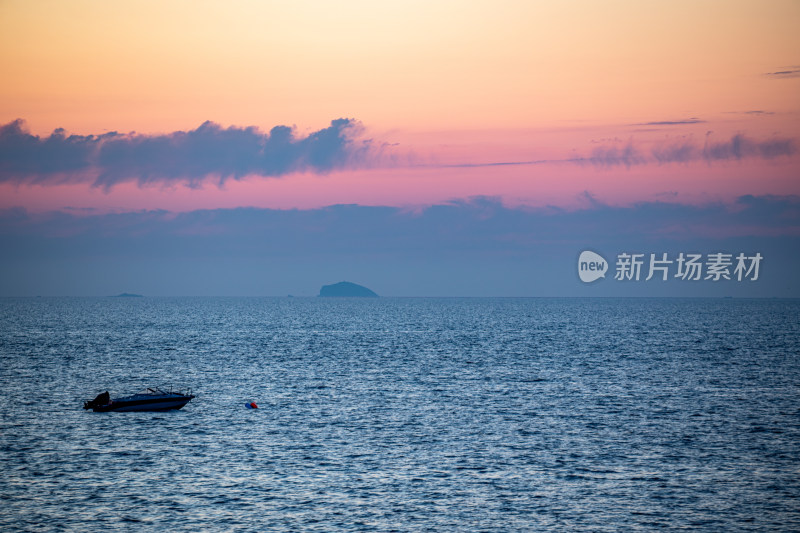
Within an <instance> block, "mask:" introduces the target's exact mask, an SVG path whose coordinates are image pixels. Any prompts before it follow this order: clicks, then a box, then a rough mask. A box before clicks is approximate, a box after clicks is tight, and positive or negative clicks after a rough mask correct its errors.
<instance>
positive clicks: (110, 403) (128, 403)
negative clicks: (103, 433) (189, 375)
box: [83, 388, 194, 412]
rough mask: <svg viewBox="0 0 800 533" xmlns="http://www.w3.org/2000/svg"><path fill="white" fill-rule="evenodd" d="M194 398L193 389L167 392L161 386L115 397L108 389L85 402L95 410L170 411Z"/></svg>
mask: <svg viewBox="0 0 800 533" xmlns="http://www.w3.org/2000/svg"><path fill="white" fill-rule="evenodd" d="M192 398H194V395H193V394H192V391H191V390H189V391H187V392H173V391H172V389H170V390H169V391H168V392H165V391H163V390H161V389H159V388H154V389H149V388H148V389H145V390H143V391H142V392H138V393H136V394H133V395H131V396H123V397H122V398H114V399H112V398H111V396H110V395H109V394H108V391H105V392H102V393H100V394H98V395H97V397H96V398H95V399H94V400H90V401H87V402H83V408H84V409H92V410H93V411H95V412H104V411H170V410H172V409H180V408H181V407H183V406H184V405H186V404H187V403H189V401H190V400H191V399H192Z"/></svg>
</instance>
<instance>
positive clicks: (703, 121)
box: [634, 118, 706, 126]
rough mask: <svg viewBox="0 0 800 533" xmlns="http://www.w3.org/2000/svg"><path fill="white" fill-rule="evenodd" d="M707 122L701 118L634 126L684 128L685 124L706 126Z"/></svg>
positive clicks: (645, 123)
mask: <svg viewBox="0 0 800 533" xmlns="http://www.w3.org/2000/svg"><path fill="white" fill-rule="evenodd" d="M705 122H706V121H705V120H700V119H699V118H687V119H686V120H661V121H656V122H641V123H639V124H634V126H682V125H685V124H704V123H705Z"/></svg>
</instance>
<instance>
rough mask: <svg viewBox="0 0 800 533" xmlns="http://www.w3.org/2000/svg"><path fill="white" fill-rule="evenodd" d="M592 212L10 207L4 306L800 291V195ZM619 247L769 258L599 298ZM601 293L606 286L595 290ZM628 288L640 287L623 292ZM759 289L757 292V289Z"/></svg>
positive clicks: (0, 274)
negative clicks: (592, 278) (31, 298)
mask: <svg viewBox="0 0 800 533" xmlns="http://www.w3.org/2000/svg"><path fill="white" fill-rule="evenodd" d="M586 199H587V200H588V201H587V202H586V207H584V208H583V209H579V210H565V209H559V208H556V207H551V208H537V209H532V208H511V207H508V206H505V205H503V204H502V202H500V201H499V200H497V199H495V198H471V199H468V200H462V201H454V202H451V203H447V204H441V205H434V206H431V207H428V208H426V209H424V210H421V211H416V212H409V211H405V210H403V209H400V208H394V207H380V206H359V205H338V206H331V207H326V208H320V209H309V210H275V209H255V208H247V209H244V208H243V209H211V210H198V211H192V212H186V213H169V212H165V211H141V212H129V213H111V214H99V213H96V214H91V213H85V212H84V213H66V212H52V213H36V214H31V213H29V212H27V211H25V210H24V209H12V210H0V249H2V250H4V252H6V253H4V254H2V257H0V296H5V295H15V294H17V295H19V294H25V295H36V294H44V295H48V294H97V295H103V294H117V293H119V292H123V291H127V292H131V291H132V292H138V293H144V294H147V295H158V294H164V295H169V294H172V295H197V294H199V295H202V294H211V295H213V294H216V295H224V294H237V295H246V294H255V295H265V294H266V295H285V294H288V293H292V294H295V295H302V294H308V295H313V294H317V292H318V291H319V287H320V286H321V285H322V284H324V283H330V282H331V280H339V279H348V280H355V281H358V282H360V283H362V284H365V285H367V286H368V287H370V288H373V289H375V290H376V291H380V294H385V295H405V296H415V295H416V296H419V295H428V296H442V295H445V296H469V295H473V296H475V295H479V296H480V295H484V296H486V295H506V296H534V295H551V296H580V295H587V294H594V295H597V294H601V293H603V291H605V292H604V293H603V294H606V295H612V296H613V295H617V296H618V295H639V296H641V295H647V294H650V295H653V294H655V295H669V296H675V295H676V294H684V295H690V296H697V295H699V294H707V295H710V294H717V292H714V291H720V290H723V289H724V290H735V291H740V292H737V293H736V294H738V295H750V296H766V295H781V296H800V281H799V280H798V277H797V275H796V270H797V267H796V265H797V261H800V198H798V197H796V196H744V197H741V198H739V199H738V200H737V201H736V202H735V203H734V204H733V205H727V204H722V203H718V204H710V205H702V206H696V205H685V204H680V203H676V202H647V203H640V204H635V205H631V206H609V205H605V204H603V203H602V202H600V201H597V199H596V198H594V197H592V196H591V195H589V194H587V195H586ZM584 249H593V250H596V251H598V252H599V253H601V254H603V255H604V256H605V257H606V258H608V259H610V260H611V258H613V257H614V255H615V254H616V253H619V252H640V253H657V252H670V253H671V254H674V253H676V252H691V253H714V252H719V251H724V252H726V253H738V252H746V253H748V254H751V253H755V252H760V253H762V255H764V257H765V262H764V269H765V270H764V271H763V284H744V283H742V284H735V283H730V284H727V285H724V286H719V287H714V286H710V285H709V286H706V285H702V286H701V285H696V284H676V283H671V284H664V285H661V284H655V283H651V284H647V285H644V284H630V285H620V284H619V283H616V284H615V283H613V282H608V283H606V282H602V283H601V284H597V287H598V288H596V289H587V286H583V285H582V284H580V282H579V281H578V280H577V277H576V274H575V270H574V268H575V259H576V258H577V255H578V253H579V252H580V251H581V250H584ZM587 290H591V291H593V292H590V293H587ZM625 291H628V292H625ZM747 291H749V292H747Z"/></svg>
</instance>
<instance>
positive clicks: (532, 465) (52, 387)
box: [0, 297, 800, 532]
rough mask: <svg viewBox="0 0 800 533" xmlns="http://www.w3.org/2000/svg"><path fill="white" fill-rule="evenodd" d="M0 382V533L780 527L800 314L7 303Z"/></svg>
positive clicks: (294, 303) (796, 428)
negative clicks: (138, 395)
mask: <svg viewBox="0 0 800 533" xmlns="http://www.w3.org/2000/svg"><path fill="white" fill-rule="evenodd" d="M153 386H159V387H162V388H169V387H170V386H171V387H173V388H175V389H177V388H191V389H192V391H193V393H194V394H195V395H196V398H195V399H193V400H192V401H191V402H190V403H189V404H188V405H186V407H184V408H183V409H182V410H179V411H170V412H161V413H159V412H140V413H114V412H110V413H95V412H92V411H86V410H84V409H83V408H82V406H83V402H84V401H85V400H89V399H92V398H94V397H95V396H96V395H97V394H99V393H101V392H103V391H105V390H108V391H110V392H111V396H112V397H114V396H124V395H127V394H131V393H134V392H137V391H139V390H141V389H144V388H146V387H153ZM0 391H2V394H0V530H2V531H4V532H7V531H35V532H40V531H93V532H95V531H173V532H175V531H191V532H196V531H326V532H328V531H448V532H449V531H468V532H478V531H654V530H692V531H714V532H718V531H800V300H790V299H785V300H784V299H702V298H687V299H679V298H661V299H648V298H630V299H625V298H620V299H615V298H586V299H583V298H518V299H517V298H377V299H351V298H342V299H338V298H255V297H253V298H199V297H198V298H166V297H165V298H156V297H152V298H151V297H145V298H20V299H15V298H5V299H0ZM250 402H255V403H256V404H257V406H258V408H257V409H251V408H247V404H249V403H250Z"/></svg>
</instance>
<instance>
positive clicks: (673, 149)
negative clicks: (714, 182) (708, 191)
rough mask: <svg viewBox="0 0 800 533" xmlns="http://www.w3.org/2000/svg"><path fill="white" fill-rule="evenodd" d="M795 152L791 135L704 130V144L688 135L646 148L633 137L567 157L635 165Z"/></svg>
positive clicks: (770, 156) (606, 165)
mask: <svg viewBox="0 0 800 533" xmlns="http://www.w3.org/2000/svg"><path fill="white" fill-rule="evenodd" d="M796 153H797V145H796V142H795V141H794V139H788V138H780V137H775V138H772V139H767V140H761V141H759V140H755V139H751V138H750V137H747V136H745V135H742V134H737V135H734V136H733V137H731V138H730V139H727V140H723V141H716V140H714V139H713V138H712V136H711V134H710V133H709V134H707V135H706V138H705V142H704V144H702V145H701V144H699V143H697V142H696V141H694V140H692V139H691V138H688V139H678V140H674V141H663V142H660V143H656V144H655V145H653V146H651V147H650V148H649V149H645V148H644V147H641V146H639V145H638V144H637V143H635V142H634V141H633V140H630V141H628V142H627V143H626V144H624V145H621V144H612V145H606V146H600V147H597V148H595V149H594V150H592V153H591V155H589V156H588V157H578V158H573V159H570V160H569V161H570V162H572V163H577V164H581V165H585V164H590V165H593V166H596V167H599V168H610V167H619V166H625V167H628V168H630V167H632V166H637V165H651V164H659V165H661V164H669V163H691V162H694V161H705V162H707V163H713V162H718V161H732V160H733V161H738V160H743V159H752V158H755V159H765V160H768V159H775V158H778V157H790V156H793V155H795V154H796Z"/></svg>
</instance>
